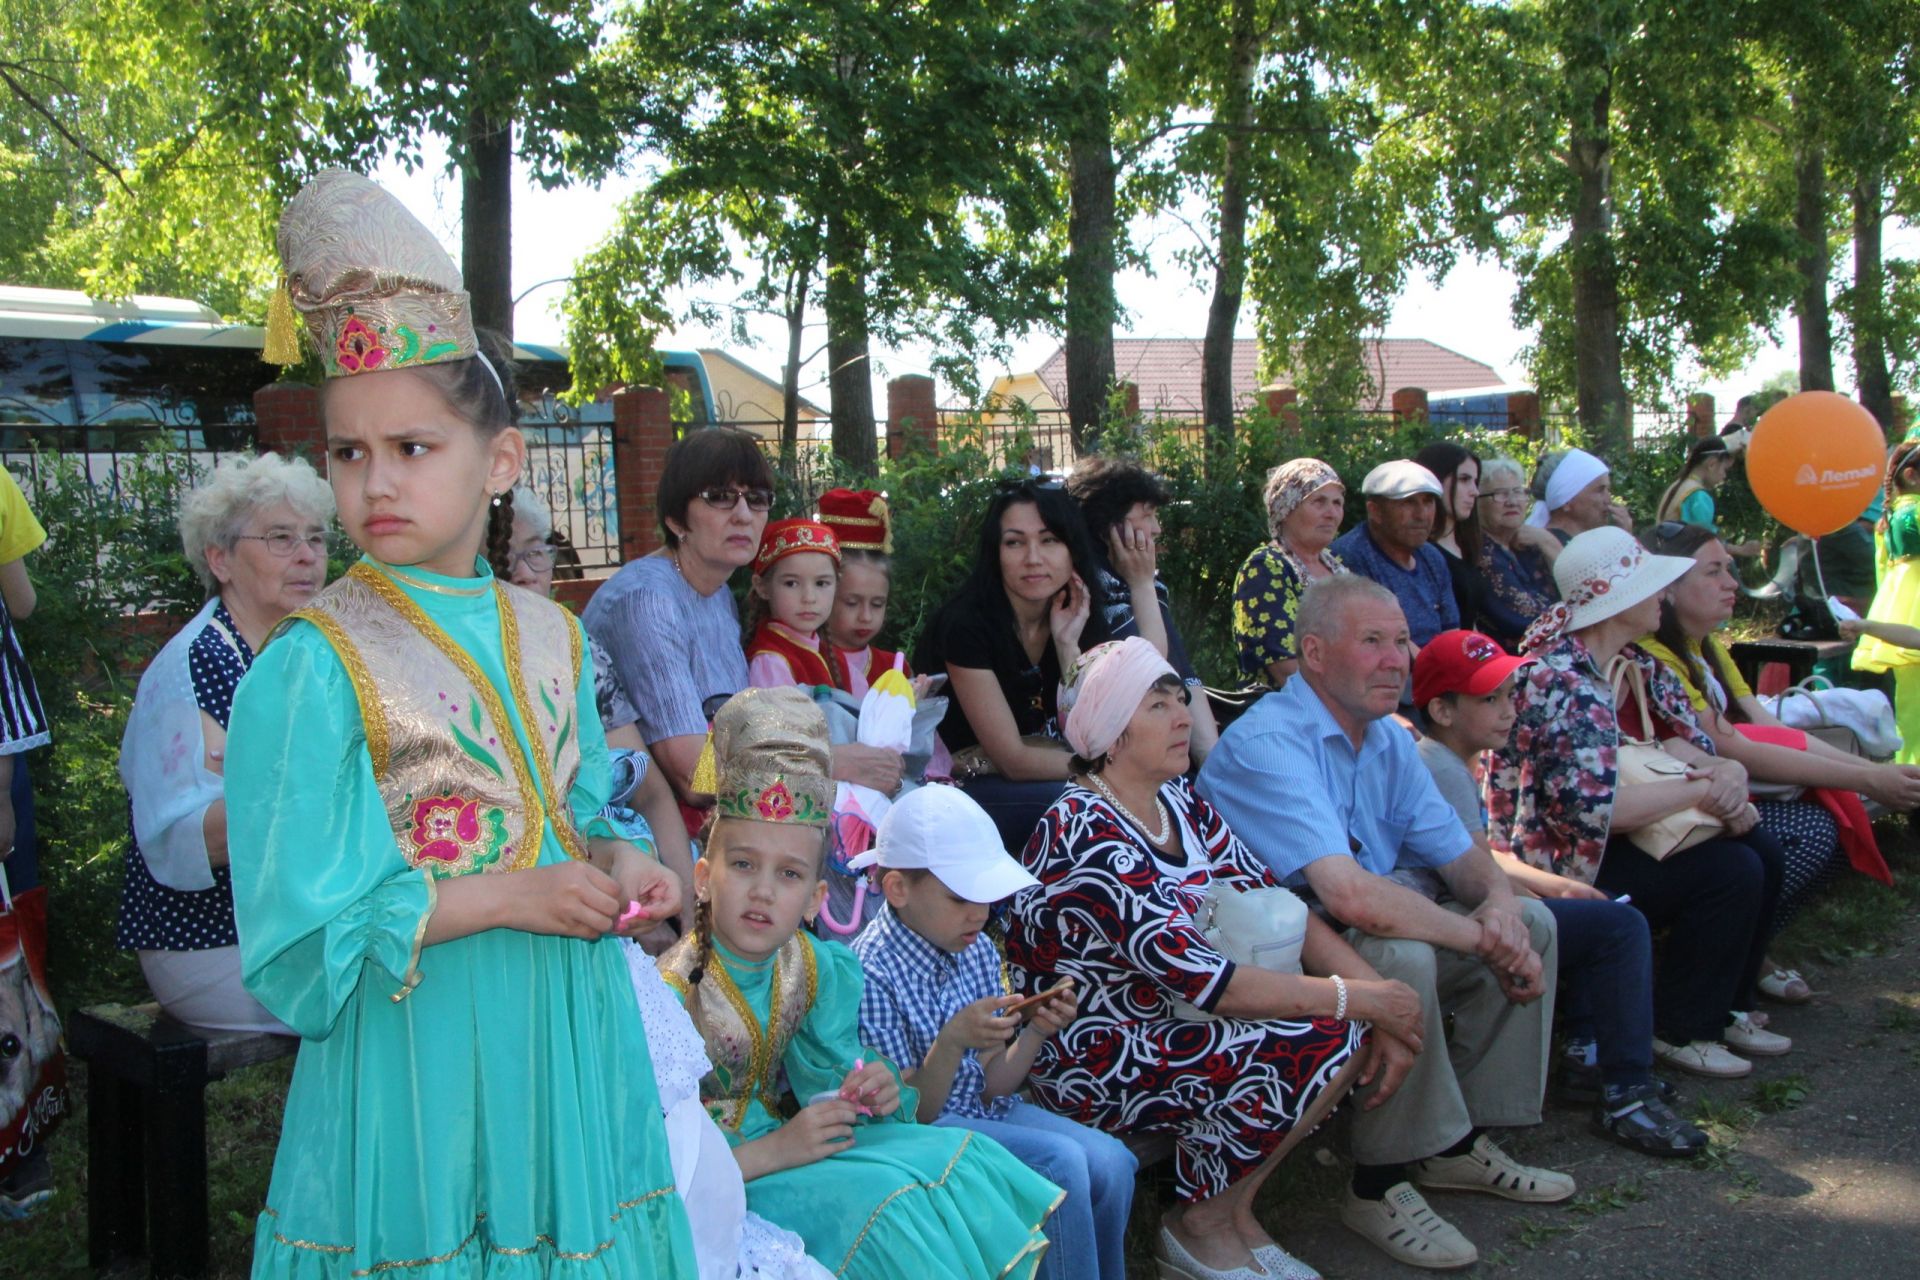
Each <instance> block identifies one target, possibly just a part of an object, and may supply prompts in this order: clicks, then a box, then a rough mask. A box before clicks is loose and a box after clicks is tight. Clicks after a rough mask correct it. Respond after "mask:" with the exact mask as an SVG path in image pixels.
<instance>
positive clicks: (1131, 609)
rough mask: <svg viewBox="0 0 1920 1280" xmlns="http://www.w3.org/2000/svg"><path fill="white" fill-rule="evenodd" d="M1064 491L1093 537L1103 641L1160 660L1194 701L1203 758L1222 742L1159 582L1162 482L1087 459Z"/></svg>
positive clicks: (1196, 741)
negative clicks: (1148, 650) (1102, 601)
mask: <svg viewBox="0 0 1920 1280" xmlns="http://www.w3.org/2000/svg"><path fill="white" fill-rule="evenodd" d="M1067 492H1068V493H1070V494H1072V495H1073V498H1074V500H1075V501H1077V502H1078V503H1079V504H1080V515H1081V517H1082V518H1083V519H1084V520H1085V521H1086V523H1087V533H1088V535H1089V536H1090V537H1091V538H1092V539H1093V559H1094V565H1095V573H1096V575H1097V576H1098V578H1099V584H1100V590H1101V593H1102V594H1103V595H1104V596H1105V597H1106V623H1107V635H1108V636H1109V637H1110V638H1112V639H1114V640H1124V639H1126V638H1127V637H1128V636H1134V635H1137V636H1139V637H1140V638H1141V639H1143V640H1145V641H1147V642H1148V643H1149V644H1151V645H1152V646H1153V647H1154V648H1155V649H1157V650H1159V652H1160V656H1161V657H1163V658H1165V659H1166V660H1167V662H1168V663H1169V664H1170V665H1171V666H1172V667H1173V669H1174V671H1175V672H1176V673H1177V674H1178V675H1179V677H1180V680H1181V683H1183V684H1184V685H1186V687H1187V690H1188V692H1189V694H1190V695H1191V698H1192V702H1191V707H1192V713H1193V744H1192V746H1193V758H1194V760H1195V761H1196V762H1198V761H1201V760H1204V759H1206V758H1207V752H1208V751H1210V750H1212V749H1213V744H1214V743H1215V742H1216V741H1218V740H1219V737H1220V728H1219V726H1218V725H1217V724H1215V723H1214V719H1213V710H1212V708H1211V707H1210V706H1209V705H1208V703H1207V698H1206V684H1205V682H1203V681H1202V680H1201V679H1200V675H1199V673H1198V672H1196V671H1195V670H1194V668H1193V659H1192V658H1190V657H1188V656H1187V644H1186V641H1185V640H1184V639H1183V638H1182V637H1181V635H1180V628H1179V627H1178V626H1177V625H1176V624H1175V623H1174V620H1173V603H1172V601H1171V600H1170V599H1169V597H1168V595H1167V584H1166V583H1165V582H1163V581H1161V578H1160V565H1159V560H1160V508H1161V507H1164V506H1166V505H1167V503H1169V502H1171V501H1172V500H1173V495H1172V493H1170V492H1169V491H1168V489H1167V486H1166V484H1165V482H1163V481H1162V480H1161V479H1160V477H1158V476H1156V475H1154V474H1153V473H1152V472H1151V471H1148V470H1147V469H1146V468H1145V467H1143V466H1141V465H1140V464H1139V463H1138V462H1135V461H1133V460H1132V459H1131V458H1105V457H1094V458H1088V459H1086V460H1085V461H1083V462H1081V463H1080V465H1079V466H1077V467H1075V468H1074V470H1073V474H1072V475H1071V476H1069V477H1068V478H1067Z"/></svg>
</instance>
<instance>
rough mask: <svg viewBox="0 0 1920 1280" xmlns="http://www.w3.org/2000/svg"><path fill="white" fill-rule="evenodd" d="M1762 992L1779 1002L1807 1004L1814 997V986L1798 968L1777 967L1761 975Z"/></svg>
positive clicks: (1768, 997)
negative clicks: (1808, 983)
mask: <svg viewBox="0 0 1920 1280" xmlns="http://www.w3.org/2000/svg"><path fill="white" fill-rule="evenodd" d="M1760 994H1761V995H1763V996H1765V997H1766V998H1767V999H1769V1000H1772V1001H1775V1002H1776V1003H1779V1004H1805V1003H1806V1002H1807V1001H1809V1000H1811V999H1813V988H1812V987H1810V986H1808V985H1807V980H1806V979H1805V978H1803V977H1801V976H1800V971H1799V970H1798V969H1775V970H1773V971H1772V972H1771V973H1768V974H1765V975H1764V976H1762V977H1761V979H1760Z"/></svg>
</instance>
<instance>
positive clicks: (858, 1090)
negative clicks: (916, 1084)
mask: <svg viewBox="0 0 1920 1280" xmlns="http://www.w3.org/2000/svg"><path fill="white" fill-rule="evenodd" d="M840 1096H841V1097H842V1098H845V1099H846V1100H847V1101H848V1102H849V1103H851V1104H852V1105H854V1106H855V1107H865V1108H866V1109H867V1111H868V1113H869V1114H872V1115H876V1116H890V1115H892V1114H893V1113H894V1112H896V1111H898V1110H899V1109H900V1085H899V1083H898V1082H897V1081H896V1080H895V1079H894V1078H893V1072H891V1071H889V1070H888V1069H887V1064H886V1063H884V1062H879V1061H874V1062H856V1063H855V1064H854V1068H853V1070H851V1071H849V1072H847V1078H846V1079H845V1080H842V1081H841V1082H840Z"/></svg>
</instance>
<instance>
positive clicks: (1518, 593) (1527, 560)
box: [1480, 538, 1560, 652]
mask: <svg viewBox="0 0 1920 1280" xmlns="http://www.w3.org/2000/svg"><path fill="white" fill-rule="evenodd" d="M1480 572H1481V574H1482V575H1484V576H1485V578H1486V581H1487V595H1486V599H1485V601H1484V608H1483V609H1482V611H1481V619H1480V620H1481V622H1482V623H1483V624H1484V625H1486V626H1487V627H1488V628H1489V629H1490V632H1491V634H1492V636H1493V638H1494V639H1496V640H1498V641H1499V642H1500V643H1501V644H1503V645H1505V646H1507V648H1509V649H1512V650H1515V651H1516V652H1517V651H1518V645H1519V643H1520V637H1521V635H1523V634H1524V633H1525V632H1526V629H1527V628H1528V627H1530V626H1532V625H1533V622H1534V619H1536V618H1538V617H1539V616H1540V615H1541V614H1543V613H1545V612H1546V611H1547V610H1548V609H1551V608H1552V607H1553V606H1554V603H1555V602H1556V601H1558V600H1559V599H1560V592H1559V590H1558V588H1556V587H1555V586H1554V585H1553V570H1552V569H1551V568H1549V567H1548V565H1547V561H1546V557H1545V556H1542V555H1541V554H1540V553H1539V552H1538V551H1535V550H1533V549H1532V548H1530V547H1529V548H1524V549H1522V550H1520V551H1513V550H1510V549H1508V548H1506V547H1503V546H1501V545H1500V544H1499V543H1498V542H1495V541H1494V540H1493V539H1492V538H1487V539H1485V540H1484V541H1483V542H1482V544H1481V547H1480Z"/></svg>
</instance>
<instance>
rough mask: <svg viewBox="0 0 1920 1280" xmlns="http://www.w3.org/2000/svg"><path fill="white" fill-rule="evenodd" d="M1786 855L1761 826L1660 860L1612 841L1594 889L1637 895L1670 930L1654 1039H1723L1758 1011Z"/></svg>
mask: <svg viewBox="0 0 1920 1280" xmlns="http://www.w3.org/2000/svg"><path fill="white" fill-rule="evenodd" d="M1785 866H1786V855H1785V854H1783V853H1782V852H1781V849H1780V844H1779V842H1778V841H1777V840H1775V839H1774V838H1773V837H1772V836H1769V835H1768V834H1766V833H1765V832H1764V831H1762V830H1760V829H1759V828H1758V827H1756V828H1754V829H1753V830H1752V831H1749V832H1748V833H1747V834H1746V835H1743V836H1723V837H1721V838H1720V839H1717V840H1709V841H1707V842H1706V843H1704V844H1698V845H1695V846H1694V847H1693V848H1691V849H1687V850H1684V851H1682V852H1680V853H1676V854H1673V855H1671V856H1670V857H1668V858H1667V859H1666V860H1665V861H1656V860H1655V859H1653V858H1650V857H1648V856H1647V855H1646V854H1644V853H1642V852H1641V851H1640V850H1639V849H1638V848H1636V847H1635V846H1634V844H1633V842H1632V841H1631V840H1628V839H1627V838H1626V837H1625V836H1615V837H1614V838H1613V839H1611V840H1609V841H1607V851H1606V853H1605V855H1604V856H1603V857H1602V858H1601V861H1600V874H1599V875H1598V876H1597V877H1595V879H1594V884H1595V886H1596V887H1598V888H1600V889H1604V890H1605V891H1606V892H1607V893H1609V894H1612V895H1614V896H1616V897H1617V896H1619V895H1620V894H1623V893H1624V894H1628V895H1630V897H1631V899H1632V902H1633V905H1634V906H1635V907H1637V908H1638V909H1639V911H1640V914H1642V915H1644V916H1645V917H1646V918H1647V923H1648V924H1649V925H1651V926H1652V927H1653V928H1655V929H1663V928H1666V929H1670V932H1669V934H1668V937H1667V945H1666V954H1665V957H1664V958H1663V960H1662V962H1661V963H1660V965H1659V966H1658V967H1657V968H1656V970H1655V972H1654V981H1653V1026H1654V1034H1655V1035H1657V1036H1659V1037H1660V1038H1661V1039H1662V1040H1665V1041H1666V1042H1667V1043H1669V1044H1686V1043H1687V1042H1688V1041H1690V1040H1718V1039H1719V1038H1720V1036H1721V1033H1722V1032H1724V1031H1725V1030H1726V1027H1727V1022H1728V1020H1729V1015H1730V1014H1731V1013H1732V1012H1733V1011H1734V1010H1736V1009H1741V1010H1745V1009H1751V1008H1753V1002H1754V996H1755V991H1754V983H1755V981H1756V979H1757V975H1758V973H1759V968H1760V962H1761V960H1762V959H1763V958H1764V956H1765V954H1766V949H1767V938H1768V934H1767V927H1766V926H1767V922H1768V921H1769V920H1770V919H1771V918H1772V916H1773V911H1774V906H1775V903H1777V902H1778V900H1779V897H1780V885H1781V880H1782V877H1783V872H1784V869H1785Z"/></svg>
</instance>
